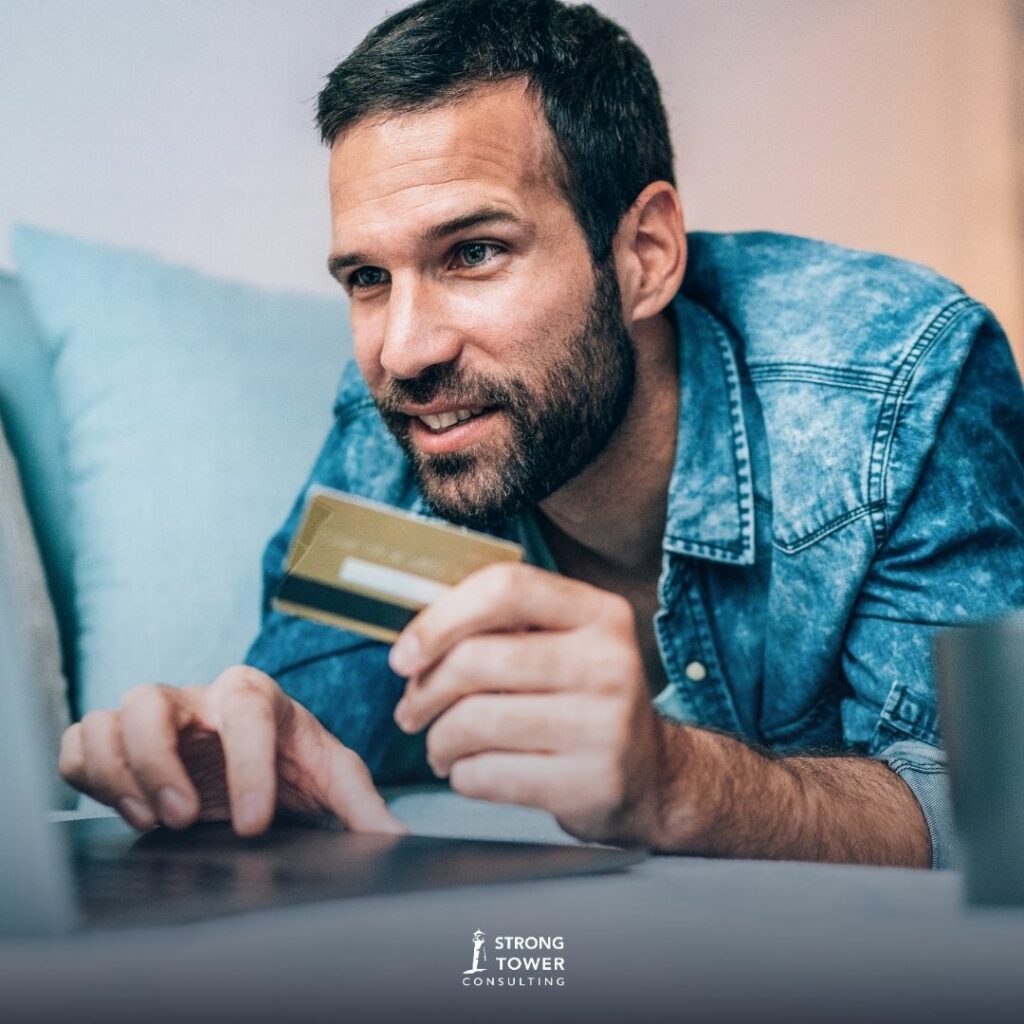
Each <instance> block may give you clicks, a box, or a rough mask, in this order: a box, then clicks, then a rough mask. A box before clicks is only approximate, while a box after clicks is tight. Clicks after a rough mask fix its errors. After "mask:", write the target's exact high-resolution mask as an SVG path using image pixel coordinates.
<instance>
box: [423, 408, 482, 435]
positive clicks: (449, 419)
mask: <svg viewBox="0 0 1024 1024" xmlns="http://www.w3.org/2000/svg"><path fill="white" fill-rule="evenodd" d="M483 411H484V410H483V407H481V408H479V409H454V410H453V411H452V412H438V413H425V414H424V415H422V416H420V419H421V420H422V421H423V422H424V423H426V425H427V426H428V427H430V429H431V430H447V429H448V428H449V427H451V426H454V425H455V424H456V423H461V422H462V421H463V420H468V419H469V418H470V417H471V416H479V415H480V413H482V412H483Z"/></svg>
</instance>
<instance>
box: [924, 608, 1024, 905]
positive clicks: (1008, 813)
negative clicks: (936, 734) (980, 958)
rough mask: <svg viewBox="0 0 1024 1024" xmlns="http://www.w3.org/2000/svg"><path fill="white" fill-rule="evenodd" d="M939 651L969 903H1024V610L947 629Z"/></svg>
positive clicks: (937, 659) (938, 640) (942, 709)
mask: <svg viewBox="0 0 1024 1024" xmlns="http://www.w3.org/2000/svg"><path fill="white" fill-rule="evenodd" d="M934 653H935V678H936V683H937V685H938V691H939V710H940V716H941V722H942V732H943V735H944V738H945V745H946V751H947V754H948V757H949V773H950V781H951V783H952V790H953V812H954V816H955V819H956V827H957V833H958V834H959V837H960V842H961V847H962V851H963V854H964V860H965V863H964V873H965V880H966V884H967V898H968V900H969V901H970V902H971V903H978V904H990V905H1002V904H1024V611H1018V612H1014V613H1012V614H1010V615H1007V616H1005V617H1003V618H1000V619H995V620H993V621H991V622H985V623H981V624H979V625H973V626H960V627H957V628H955V629H948V630H943V631H942V632H941V633H939V634H937V635H936V637H935V648H934Z"/></svg>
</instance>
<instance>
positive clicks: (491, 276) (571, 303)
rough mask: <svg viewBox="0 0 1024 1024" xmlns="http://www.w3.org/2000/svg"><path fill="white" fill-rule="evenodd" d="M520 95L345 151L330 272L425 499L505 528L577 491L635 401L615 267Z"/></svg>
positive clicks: (413, 120)
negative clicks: (563, 189)
mask: <svg viewBox="0 0 1024 1024" xmlns="http://www.w3.org/2000/svg"><path fill="white" fill-rule="evenodd" d="M550 139H551V137H550V131H549V129H548V127H547V125H546V123H545V122H544V120H543V118H542V116H541V115H540V114H539V112H538V110H537V108H536V106H535V104H534V102H533V101H532V100H531V99H530V98H528V97H527V96H526V95H525V94H524V87H523V85H522V83H521V82H511V83H505V84H503V85H501V86H492V87H488V88H487V89H483V90H481V91H479V92H478V93H475V94H474V96H473V98H472V99H468V100H464V101H462V102H460V103H457V104H451V105H447V106H444V107H440V108H438V109H436V110H431V111H426V112H417V113H412V114H406V115H401V116H395V117H392V118H390V119H388V120H386V121H383V122H380V123H374V122H372V121H370V122H365V123H359V124H357V125H356V126H354V127H353V128H351V129H350V130H349V131H348V132H346V133H345V134H344V135H343V136H342V137H340V138H339V140H338V141H337V142H336V143H335V145H334V148H333V151H332V154H331V169H330V188H331V213H332V234H333V254H332V257H331V269H332V273H333V274H334V275H335V276H336V277H337V278H338V279H339V281H341V282H342V284H343V285H344V286H345V288H346V290H347V291H348V293H349V295H350V299H351V317H352V329H353V336H354V340H355V355H356V359H357V361H358V363H359V367H360V370H361V371H362V374H363V376H364V378H365V379H366V382H367V384H368V385H369V388H370V390H371V393H372V394H373V396H374V400H375V401H376V403H377V407H378V409H379V410H380V413H381V416H382V417H383V419H384V422H385V423H386V424H387V426H388V428H389V429H390V430H391V431H392V433H393V434H394V435H395V437H396V438H397V439H398V441H399V443H400V444H401V445H402V447H403V448H404V450H405V451H406V452H407V454H408V456H409V458H410V459H411V461H412V464H413V466H414V467H415V469H416V472H417V475H418V479H419V484H420V489H421V491H422V493H423V494H424V496H425V497H426V499H427V500H428V502H429V503H430V504H431V505H432V506H433V507H434V509H435V510H436V511H437V512H438V513H439V514H440V515H442V516H444V517H445V518H446V519H450V520H452V521H454V522H460V523H465V524H468V525H476V526H486V525H493V524H495V523H497V522H500V521H501V520H503V519H505V518H507V517H508V516H511V515H514V514H516V513H517V512H519V511H521V510H522V509H523V508H526V507H529V506H531V505H534V504H536V503H537V502H539V501H541V500H542V499H544V498H546V497H547V496H548V495H549V494H551V493H552V492H554V491H555V490H557V489H558V488H559V487H561V486H562V485H563V484H564V483H566V482H567V481H568V480H570V479H572V478H573V477H574V476H575V475H576V474H577V473H578V472H579V471H580V470H581V469H583V467H584V466H586V464H587V463H588V462H589V461H590V460H591V459H592V458H593V457H594V456H595V455H596V454H597V453H598V452H599V451H600V450H601V449H602V448H603V447H604V446H605V444H606V443H607V441H608V439H609V437H610V436H611V434H612V432H613V431H614V430H615V428H616V426H618V424H619V422H621V420H622V418H623V416H624V415H625V412H626V409H627V407H628V405H629V401H630V397H631V395H632V387H633V376H634V365H633V345H632V340H631V338H630V335H629V332H628V330H627V328H626V325H625V323H624V322H623V318H622V310H621V302H620V298H619V290H618V283H617V280H616V277H615V273H614V268H613V266H612V265H611V264H609V265H607V266H605V267H602V268H599V269H598V270H597V271H595V270H594V268H593V265H592V263H591V260H590V253H589V250H588V248H587V244H586V239H585V237H584V235H583V233H582V231H581V229H580V227H579V225H578V224H577V222H576V219H575V217H574V215H573V212H572V210H571V208H570V207H569V205H568V204H567V203H566V201H565V199H564V198H563V197H562V196H561V195H560V194H559V192H558V191H557V188H556V185H555V182H554V180H553V178H552V175H551V166H552V164H551V158H550V155H549V154H550V146H551V144H552V143H551V141H550Z"/></svg>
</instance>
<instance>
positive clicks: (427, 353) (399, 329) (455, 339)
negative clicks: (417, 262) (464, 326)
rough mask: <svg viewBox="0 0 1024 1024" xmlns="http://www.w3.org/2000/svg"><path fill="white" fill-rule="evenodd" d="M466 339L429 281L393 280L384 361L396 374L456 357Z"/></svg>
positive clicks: (403, 375) (402, 376)
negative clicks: (450, 318)
mask: <svg viewBox="0 0 1024 1024" xmlns="http://www.w3.org/2000/svg"><path fill="white" fill-rule="evenodd" d="M461 348H462V343H461V341H460V334H459V332H458V331H457V330H455V329H454V327H453V326H452V325H451V324H449V323H448V322H447V318H446V317H445V315H444V306H443V303H442V302H441V301H440V296H438V295H437V294H436V293H435V292H434V290H433V289H431V288H430V286H429V285H426V284H424V283H422V282H418V281H415V280H408V279H407V280H404V281H401V282H397V281H392V284H391V291H390V295H389V297H388V307H387V315H386V319H385V323H384V340H383V344H382V345H381V350H380V365H381V367H382V368H383V369H384V370H385V371H386V372H387V373H388V374H389V375H390V376H392V377H397V378H399V379H403V380H405V379H409V378H412V377H418V376H419V375H420V374H421V373H422V372H423V371H424V370H426V369H428V368H429V367H431V366H434V365H437V364H439V363H447V362H451V361H452V360H454V359H455V358H456V357H457V356H458V354H459V351H460V349H461Z"/></svg>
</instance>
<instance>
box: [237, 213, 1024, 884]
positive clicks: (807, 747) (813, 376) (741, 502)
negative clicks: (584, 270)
mask: <svg viewBox="0 0 1024 1024" xmlns="http://www.w3.org/2000/svg"><path fill="white" fill-rule="evenodd" d="M671 313H672V317H673V319H674V322H675V326H676V333H677V337H678V343H679V375H680V381H679V387H680V402H679V427H678V435H677V439H676V450H675V465H674V470H673V473H672V477H671V482H670V485H669V493H668V507H667V522H666V528H665V536H664V541H663V545H662V548H663V560H662V572H661V576H660V579H659V581H658V599H659V611H658V612H657V614H656V616H655V620H654V625H655V633H656V636H657V640H658V645H659V649H660V651H661V656H662V661H663V664H664V668H665V674H666V677H667V680H668V685H667V686H666V687H665V688H664V690H663V691H662V692H661V693H660V694H658V695H657V696H656V697H655V698H654V704H655V706H656V708H657V709H658V711H659V712H660V713H661V714H663V715H665V716H668V717H670V718H672V719H675V720H677V721H679V722H688V723H694V724H697V725H701V726H708V727H711V728H714V729H717V730H723V731H725V732H728V733H731V734H733V735H735V736H738V737H740V738H742V739H744V740H746V741H748V742H750V743H752V744H756V745H758V746H760V747H763V748H770V749H771V750H773V751H776V752H779V753H787V752H797V751H799V752H803V753H816V752H817V753H823V754H824V753H836V752H847V753H859V754H862V755H864V756H867V757H873V758H878V759H881V760H883V761H884V762H886V763H887V764H888V765H889V767H890V768H891V769H892V770H893V771H894V772H896V773H897V774H898V775H899V776H900V777H901V778H902V779H903V780H904V782H905V783H906V784H907V785H908V786H909V788H910V789H911V791H912V792H913V793H914V795H915V797H916V798H917V800H918V802H919V804H920V806H921V809H922V811H923V813H924V816H925V819H926V820H927V823H928V826H929V829H930V833H931V842H932V863H933V865H934V866H936V867H940V866H946V865H948V864H950V863H951V860H952V858H953V845H952V841H953V836H952V824H951V815H950V808H949V793H948V788H947V780H946V777H945V768H944V754H943V752H942V743H941V738H940V734H939V723H938V715H937V707H936V696H935V689H934V684H933V680H932V670H931V659H930V645H931V638H932V635H933V633H934V631H935V630H936V629H937V628H939V627H941V626H944V625H947V624H951V623H958V622H964V621H969V620H974V619H978V618H983V617H986V616H988V615H991V614H995V613H998V612H1001V611H1005V610H1007V609H1010V608H1013V607H1022V606H1024V390H1022V387H1021V380H1020V376H1019V374H1018V372H1017V370H1016V367H1015V365H1014V362H1013V358H1012V355H1011V353H1010V350H1009V346H1008V344H1007V342H1006V338H1005V336H1004V335H1003V332H1002V331H1001V329H1000V328H999V325H998V324H997V323H996V321H995V320H994V318H993V317H992V315H991V314H990V313H989V312H988V311H987V310H986V309H985V308H984V307H983V306H981V305H980V304H979V303H977V302H975V301H974V300H972V299H971V298H970V297H969V296H967V295H965V294H964V293H963V292H962V291H961V290H960V289H959V288H958V287H957V286H956V285H954V284H952V283H951V282H950V281H948V280H946V279H945V278H942V277H940V276H938V275H937V274H935V273H934V272H932V271H930V270H928V269H926V268H924V267H921V266H918V265H916V264H912V263H907V262H904V261H900V260H896V259H892V258H889V257H886V256H881V255H877V254H872V253H864V252H858V251H853V250H850V249H844V248H841V247H839V246H835V245H829V244H826V243H822V242H816V241H812V240H809V239H802V238H795V237H791V236H784V235H776V234H768V233H748V234H712V233H691V234H690V235H689V262H688V266H687V271H686V276H685V279H684V281H683V284H682V287H681V288H680V291H679V294H678V295H677V296H676V298H675V300H674V302H673V304H672V306H671ZM309 482H310V483H312V482H318V483H323V484H327V485H329V486H332V487H337V488H340V489H342V490H346V491H350V492H353V493H356V494H360V495H363V496H365V497H369V498H374V499H377V500H380V501H385V502H388V503H391V504H394V505H399V506H402V507H406V508H411V509H414V510H416V511H419V512H421V513H422V512H426V511H427V510H426V507H425V505H424V503H423V499H422V497H421V496H420V494H419V493H418V490H417V487H416V483H415V480H414V478H413V476H412V473H411V471H410V467H409V465H408V462H407V460H406V458H405V456H404V455H403V453H402V452H401V450H400V448H399V447H398V445H397V444H396V443H395V441H394V440H393V439H392V438H391V436H390V434H388V432H387V431H386V429H385V428H384V426H383V424H382V422H381V420H380V418H379V417H378V415H377V412H376V410H375V407H374V405H373V401H372V399H371V397H370V395H369V392H368V390H367V388H366V386H365V384H364V382H363V380H362V378H361V377H360V375H359V373H358V371H357V369H356V367H355V366H354V365H350V366H349V367H348V368H347V369H346V372H345V373H344V375H343V377H342V382H341V386H340V389H339V392H338V395H337V400H336V403H335V407H334V424H333V427H332V429H331V431H330V434H329V436H328V438H327V441H326V443H325V445H324V447H323V450H322V451H321V453H320V455H319V458H318V459H317V461H316V463H315V465H314V467H313V470H312V473H311V476H310V481H309ZM303 496H304V491H303V495H300V496H299V499H298V500H297V501H296V503H295V505H294V507H293V508H292V510H291V513H290V514H289V516H288V518H287V521H286V522H285V523H284V525H283V527H282V528H281V530H280V531H279V532H278V533H277V534H276V535H275V536H274V537H273V538H272V539H271V541H270V543H269V545H268V547H267V550H266V554H265V556H264V579H265V588H264V596H263V624H262V629H261V631H260V634H259V636H258V637H257V638H256V640H255V642H254V643H253V645H252V647H251V648H250V650H249V652H248V654H247V656H246V659H245V660H246V662H247V663H249V664H251V665H255V666H256V667H258V668H261V669H263V670H264V671H265V672H267V673H268V674H270V675H271V676H273V677H274V678H276V679H277V680H278V682H279V683H280V684H281V686H282V687H283V688H284V689H285V690H286V691H287V692H289V693H290V694H291V695H292V696H293V697H295V698H296V699H297V700H298V701H300V702H301V703H303V704H304V705H306V706H307V707H308V708H309V709H310V710H311V711H312V712H313V713H314V714H315V715H316V716H317V717H318V718H319V719H320V720H321V721H322V722H323V724H324V725H325V726H326V727H327V728H328V729H329V730H331V731H332V732H333V733H334V734H335V735H337V736H338V737H339V738H340V739H341V740H342V741H343V742H344V743H346V744H347V745H349V746H350V747H352V748H353V749H355V750H356V751H357V752H358V753H359V754H360V755H361V756H362V757H363V758H364V759H365V760H366V761H367V763H368V765H369V767H370V769H371V771H373V772H374V775H375V777H376V778H377V779H378V780H379V781H397V780H398V779H399V778H402V777H406V778H410V777H416V776H417V775H420V776H425V777H429V768H427V767H426V764H425V760H424V755H423V743H422V737H419V738H417V739H416V740H413V741H410V740H408V738H406V737H404V736H403V734H401V733H400V732H399V730H398V729H397V727H396V726H395V725H394V723H393V722H392V719H391V712H392V710H393V708H394V706H395V704H396V703H397V701H398V698H399V697H400V695H401V692H402V688H403V681H402V680H401V679H399V678H398V677H396V676H395V675H394V674H393V673H392V672H391V671H390V669H389V668H388V665H387V648H386V647H385V646H384V645H382V644H378V643H374V642H372V641H368V640H366V639H364V638H362V637H360V636H357V635H355V634H350V633H345V632H342V631H339V630H335V629H332V628H330V627H327V626H321V625H317V624H314V623H311V622H307V621H305V620H303V619H298V618H293V617H291V616H287V615H282V614H280V613H278V612H276V611H273V610H272V609H271V608H270V606H269V601H270V598H271V597H272V596H273V594H274V592H275V591H276V588H277V586H278V584H279V582H280V579H281V571H282V568H281V567H282V560H283V557H284V554H285V551H286V549H287V546H288V543H289V540H290V537H291V534H292V533H293V531H294V529H295V527H296V524H297V521H298V517H299V514H300V511H301V505H302V500H303ZM497 532H499V533H503V534H504V535H505V536H510V537H517V538H518V539H520V540H521V541H523V542H524V543H525V544H526V546H527V552H528V558H529V560H530V561H531V562H533V563H535V564H538V565H542V566H545V567H547V568H549V569H553V570H556V566H555V564H554V562H553V561H552V559H551V555H550V553H549V552H548V551H547V550H546V549H545V547H544V544H543V541H542V539H541V537H540V533H539V530H537V528H536V523H535V522H534V521H533V518H532V513H531V514H528V515H525V516H523V517H521V518H520V519H519V520H517V521H515V522H512V523H509V524H507V527H506V528H505V529H503V530H499V531H497ZM556 571H557V570H556Z"/></svg>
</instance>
